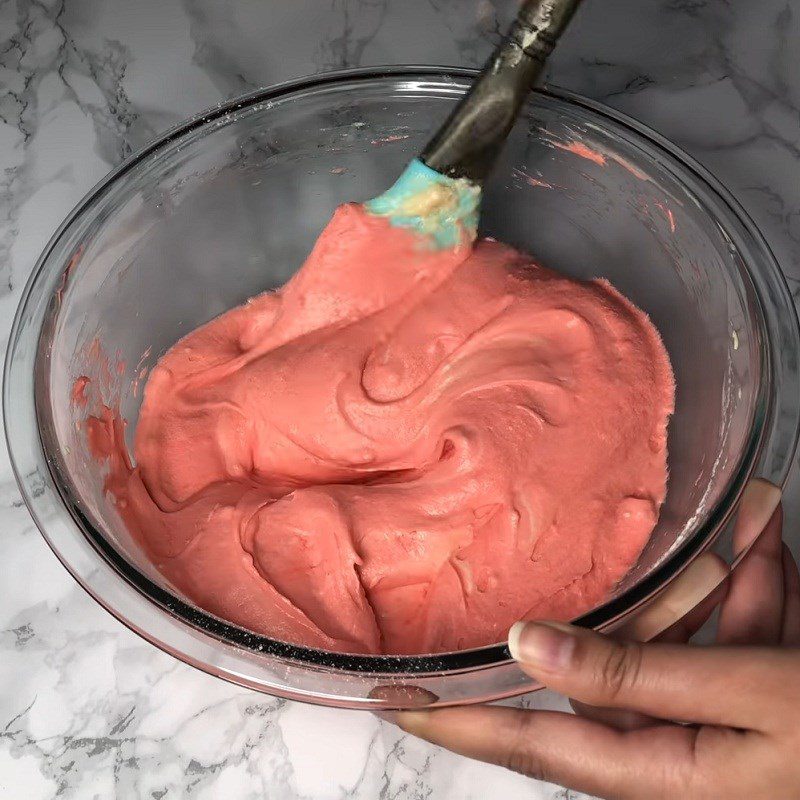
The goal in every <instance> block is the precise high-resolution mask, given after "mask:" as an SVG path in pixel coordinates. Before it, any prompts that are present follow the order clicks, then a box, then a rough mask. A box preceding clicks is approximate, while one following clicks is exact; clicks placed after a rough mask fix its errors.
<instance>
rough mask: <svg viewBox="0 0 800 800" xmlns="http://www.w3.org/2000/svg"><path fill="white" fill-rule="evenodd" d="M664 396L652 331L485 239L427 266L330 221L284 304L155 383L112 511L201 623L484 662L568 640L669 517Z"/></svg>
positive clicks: (666, 370)
mask: <svg viewBox="0 0 800 800" xmlns="http://www.w3.org/2000/svg"><path fill="white" fill-rule="evenodd" d="M673 394H674V391H673V378H672V372H671V369H670V365H669V360H668V357H667V354H666V351H665V349H664V346H663V344H662V343H661V340H660V338H659V336H658V333H657V332H656V330H655V328H654V327H653V325H652V324H651V323H650V322H649V320H648V319H647V317H646V316H645V315H644V314H643V313H642V312H641V311H639V310H637V309H636V308H635V307H634V306H633V305H632V304H631V303H629V302H628V301H627V300H625V298H623V297H622V296H621V295H620V294H619V293H618V292H616V291H615V290H614V289H612V288H611V286H609V285H608V284H607V283H606V282H604V281H595V282H592V283H580V282H576V281H573V280H569V279H567V278H564V277H562V276H559V275H557V274H555V273H553V272H551V271H549V270H547V269H544V268H542V267H540V266H538V265H536V264H535V263H533V262H532V261H531V259H530V258H529V257H528V256H526V255H524V254H521V253H519V252H517V251H515V250H513V249H512V248H510V247H507V246H505V245H503V244H499V243H497V242H493V241H479V242H478V243H477V244H475V245H474V246H473V245H467V244H464V245H462V246H460V247H459V248H456V249H455V250H449V251H436V250H432V249H430V248H428V247H426V246H424V244H423V243H422V241H421V239H420V237H419V235H418V234H415V233H412V232H411V231H409V230H406V229H402V228H395V227H391V226H390V225H389V224H388V223H387V222H386V221H385V220H384V219H382V218H378V217H373V216H370V215H368V214H367V213H366V212H364V211H363V209H362V208H361V207H360V206H355V205H346V206H343V207H341V208H340V209H339V210H338V211H337V212H336V214H335V216H334V218H333V220H332V221H331V223H330V224H329V226H328V227H327V229H326V230H325V231H324V233H323V234H322V236H321V237H320V239H319V241H318V242H317V244H316V246H315V248H314V250H313V252H312V253H311V255H310V257H309V258H308V261H307V262H306V264H305V265H304V267H303V268H302V270H300V272H298V273H297V275H295V277H294V278H293V279H292V280H291V281H290V282H289V283H288V284H287V285H286V286H285V287H284V288H283V289H281V290H280V291H278V292H275V293H270V294H263V295H260V296H258V297H255V298H253V299H251V300H249V301H248V302H247V303H245V304H244V305H243V306H240V307H239V308H236V309H233V310H232V311H229V312H228V313H226V314H223V315H222V316H221V317H219V318H218V319H215V320H213V321H212V322H210V323H208V324H207V325H204V326H203V327H201V328H199V329H198V330H196V331H194V332H193V333H191V334H190V335H189V336H187V337H186V338H184V339H182V340H181V341H180V342H178V343H177V344H176V345H175V346H174V347H173V348H172V349H171V350H170V351H169V352H168V353H167V354H166V355H165V356H164V357H163V358H162V359H161V361H160V362H159V363H158V365H157V366H156V367H155V369H154V370H153V372H152V374H151V376H150V378H149V380H148V383H147V386H146V388H145V393H144V402H143V405H142V409H141V415H140V418H139V423H138V427H137V429H136V435H135V447H134V455H135V464H136V466H135V467H132V466H131V462H130V460H129V459H128V457H127V456H126V454H125V452H124V449H123V446H122V445H121V439H120V437H119V425H118V422H119V420H116V421H115V420H114V418H113V415H111V413H110V412H108V411H106V413H104V414H103V415H100V416H98V417H93V418H91V419H90V420H89V429H88V433H89V439H90V442H91V444H92V449H93V451H94V453H95V455H96V456H98V457H102V458H104V459H108V460H109V463H110V474H109V477H108V481H107V488H108V490H109V492H110V493H111V494H112V495H113V497H114V498H115V500H116V503H117V506H118V508H119V510H120V513H121V514H122V515H123V517H124V519H125V521H126V523H127V524H128V526H129V527H130V529H131V530H132V532H133V533H134V534H135V535H136V536H137V537H138V539H139V541H140V542H141V543H142V545H143V547H144V548H145V550H146V552H147V553H148V554H149V556H150V557H151V558H152V559H153V561H154V562H155V564H156V565H157V567H158V568H159V570H160V571H161V572H162V573H163V574H164V575H165V576H166V577H167V578H168V579H169V580H170V581H171V582H172V583H173V584H174V585H175V586H176V587H178V588H179V589H180V590H182V591H183V592H185V593H186V594H187V595H188V596H189V597H191V598H192V599H193V600H194V601H195V602H196V603H197V604H198V605H200V606H201V607H203V608H205V609H207V610H208V611H210V612H212V613H214V614H216V615H218V616H220V617H223V618H225V619H227V620H230V621H231V622H234V623H237V624H239V625H242V626H244V627H246V628H249V629H251V630H254V631H258V632H260V633H263V634H266V635H268V636H271V637H274V638H278V639H283V640H287V641H290V642H296V643H301V644H305V645H310V646H313V647H320V648H325V649H329V650H338V651H348V652H360V653H379V652H384V653H421V652H439V651H446V650H454V649H459V648H465V647H474V646H479V645H485V644H489V643H493V642H497V641H501V640H503V639H504V638H505V636H506V632H507V630H508V628H509V626H510V625H511V624H512V623H513V622H514V621H516V620H518V619H520V618H523V617H529V618H537V617H538V618H543V617H546V618H550V619H569V618H572V617H574V616H575V615H577V614H579V613H581V612H583V611H586V610H588V609H589V608H590V607H592V606H594V605H596V604H597V603H598V602H600V601H601V600H603V599H604V597H605V596H606V595H607V594H608V593H609V591H610V590H611V588H612V587H613V586H614V584H615V583H616V582H617V581H618V580H619V579H620V578H621V577H622V576H623V575H624V574H625V572H626V571H627V570H628V569H629V568H630V566H631V565H632V564H633V563H634V562H635V561H636V559H637V557H638V555H639V553H640V551H641V550H642V547H643V546H644V544H645V543H646V541H647V539H648V537H649V535H650V533H651V531H652V530H653V527H654V525H655V524H656V520H657V517H658V513H659V508H660V506H661V504H662V502H663V500H664V494H665V487H666V478H667V463H666V425H667V420H668V417H669V415H670V413H671V412H672V408H673Z"/></svg>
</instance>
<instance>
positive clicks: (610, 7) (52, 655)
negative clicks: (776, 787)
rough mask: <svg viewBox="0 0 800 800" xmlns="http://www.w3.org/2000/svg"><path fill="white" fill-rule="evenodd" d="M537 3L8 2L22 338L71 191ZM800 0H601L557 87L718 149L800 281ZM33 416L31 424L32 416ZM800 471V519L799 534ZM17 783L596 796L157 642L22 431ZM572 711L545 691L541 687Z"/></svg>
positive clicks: (215, 794) (59, 787) (3, 300)
mask: <svg viewBox="0 0 800 800" xmlns="http://www.w3.org/2000/svg"><path fill="white" fill-rule="evenodd" d="M514 7H515V0H325V1H323V0H292V2H290V3H288V2H281V0H260V1H259V0H227V1H226V2H222V0H137V1H136V2H130V0H0V166H2V174H1V176H0V346H2V348H3V349H5V345H6V342H7V339H8V334H9V330H10V326H11V319H12V315H13V312H14V309H15V307H16V304H17V301H18V299H19V296H20V293H21V291H22V287H23V285H24V283H25V281H26V279H27V277H28V274H29V272H30V270H31V268H32V266H33V264H34V262H35V260H36V258H37V256H38V254H39V252H40V251H41V249H42V248H43V246H44V244H45V242H46V241H47V239H48V238H49V237H50V235H51V233H52V232H53V230H54V229H55V228H56V227H57V226H58V224H59V223H60V222H61V220H62V219H63V217H64V216H65V215H66V214H67V212H68V211H69V210H70V208H71V207H72V206H73V205H74V204H75V203H76V202H77V201H78V200H79V199H80V198H81V196H82V195H83V194H84V193H85V192H86V191H87V190H88V189H89V188H90V187H91V186H92V185H93V184H94V183H95V182H96V181H97V180H99V179H100V178H101V177H102V176H103V175H104V174H105V173H106V172H107V171H108V170H109V169H110V168H111V167H112V166H113V165H115V164H117V163H118V162H119V161H120V160H121V159H123V158H125V157H126V156H128V155H129V154H130V153H131V152H133V151H135V150H136V149H137V148H139V147H140V146H141V145H143V144H144V143H145V142H147V141H148V140H149V139H150V138H152V137H153V136H155V135H156V134H158V133H159V132H161V131H163V130H164V129H165V128H167V127H169V126H172V125H173V124H175V123H176V122H178V121H179V120H181V119H182V118H184V117H186V116H189V115H191V114H194V113H195V112H197V111H198V110H200V109H202V108H205V107H208V106H211V105H213V104H215V103H217V102H219V101H220V100H224V99H226V98H230V97H232V96H234V95H237V94H240V93H242V92H245V91H248V90H251V89H254V88H256V87H259V86H262V85H268V84H271V83H275V82H277V81H281V80H284V79H287V78H290V77H296V76H300V75H305V74H310V73H315V72H318V71H320V70H326V69H333V68H341V67H349V66H368V65H373V64H382V63H409V62H413V63H438V64H455V65H470V66H477V65H479V64H480V63H481V62H482V61H483V60H484V58H485V57H486V55H487V54H488V52H489V49H490V47H491V44H492V42H493V40H495V38H496V36H497V31H498V30H499V29H500V28H502V26H503V25H504V23H505V22H506V21H507V20H508V19H509V18H510V16H511V15H512V13H513V10H514ZM799 37H800V0H759V2H753V0H587V2H586V3H585V7H584V8H583V9H582V11H581V13H580V15H579V18H578V19H576V22H575V24H574V26H573V27H572V29H571V30H570V31H569V32H568V34H567V36H566V38H565V40H564V42H563V44H562V46H561V47H560V48H559V50H558V52H557V54H556V55H555V57H554V59H553V62H552V65H551V67H550V69H549V76H548V80H549V82H550V83H553V84H557V85H559V86H562V87H565V88H568V89H571V90H574V91H577V92H580V93H583V94H586V95H588V96H590V97H593V98H596V99H598V100H601V101H603V102H606V103H608V104H610V105H612V106H614V107H615V108H618V109H620V110H622V111H624V112H626V113H628V114H630V115H632V116H634V117H636V118H638V119H640V120H642V121H643V122H645V123H647V124H649V125H650V126H652V127H653V128H655V129H656V130H658V131H659V132H660V133H662V134H664V135H666V136H667V137H669V138H670V139H672V140H673V141H675V142H676V143H677V144H678V145H680V146H681V147H683V148H685V149H686V150H687V151H688V152H689V153H691V154H692V155H693V156H695V157H696V158H697V159H698V160H699V161H701V162H702V163H703V164H704V165H705V166H707V167H708V168H709V169H710V170H711V171H712V172H714V173H715V174H716V175H717V177H718V178H720V179H721V180H722V181H723V183H725V184H726V185H727V186H728V187H729V188H730V189H731V190H732V191H733V193H734V194H735V195H736V196H737V197H738V199H739V200H740V201H741V203H742V204H743V205H744V206H745V207H746V208H747V209H748V211H749V212H750V213H751V214H752V216H753V217H754V218H755V220H756V221H757V223H758V224H759V225H760V226H761V228H762V230H763V232H764V233H765V235H766V237H767V239H768V240H769V242H770V244H771V246H772V248H773V250H774V252H775V254H776V256H777V258H778V260H779V261H780V263H781V264H782V266H783V267H784V269H785V271H786V274H787V277H788V279H789V281H790V283H791V286H792V291H793V292H794V294H795V296H796V297H797V296H800V180H798V173H799V172H800V125H798V121H799V119H800V63H798V58H800V57H799V56H798V55H797V53H796V47H792V43H796V42H797V41H798V38H799ZM11 424H13V420H12V421H11ZM798 486H799V482H798V476H797V473H796V472H795V474H794V476H793V478H792V480H791V482H790V487H789V491H788V496H787V506H788V514H787V519H788V520H789V521H790V522H789V529H790V531H792V532H794V540H793V541H792V545H793V547H794V549H795V552H797V551H798V550H800V537H798V535H797V533H796V531H797V525H796V524H795V522H794V521H796V520H797V519H798V511H800V508H799V506H800V490H799V489H798ZM0 531H2V536H0V687H2V688H1V689H0V795H2V796H3V797H7V798H25V800H36V799H37V798H50V797H55V796H58V797H63V798H80V800H86V799H87V798H95V797H96V798H107V797H115V796H116V797H121V798H134V797H135V798H140V797H141V798H154V800H158V799H159V798H178V797H192V798H222V797H224V798H250V797H253V798H256V797H259V798H260V797H269V798H280V800H283V799H284V798H286V799H287V800H290V799H294V798H315V799H316V798H347V797H354V798H355V797H357V798H362V797H363V798H374V797H380V798H385V799H386V800H390V799H394V798H397V799H398V800H399V799H400V798H403V800H405V799H406V798H407V799H408V800H411V798H429V797H431V798H437V800H446V799H447V798H459V799H461V798H483V797H487V796H492V797H504V798H509V799H512V798H517V797H519V798H522V797H525V798H548V799H549V798H578V797H579V795H577V794H576V793H573V792H567V791H566V790H563V789H559V788H558V787H553V786H548V785H546V784H537V783H535V782H533V781H530V780H527V779H525V778H523V777H521V776H518V775H515V774H512V773H509V772H506V771H504V770H501V769H498V768H494V767H489V766H486V765H482V764H477V763H473V762H469V761H466V760H464V759H461V758H459V757H457V756H454V755H451V754H449V753H446V752H443V751H440V750H438V749H436V748H434V747H431V746H429V745H427V744H424V743H422V742H419V741H416V740H413V739H411V738H409V737H407V736H403V735H401V734H400V732H399V731H397V730H396V729H394V728H393V727H391V726H388V725H385V724H383V723H380V722H379V721H378V720H377V719H375V718H374V717H372V716H371V715H368V714H363V713H357V712H346V711H334V710H327V709H321V708H313V707H310V706H304V705H300V704H297V703H291V702H287V701H282V700H275V699H271V698H269V697H265V696H262V695H258V694H256V693H253V692H249V691H246V690H243V689H239V688H236V687H234V686H230V685H228V684H225V683H223V682H222V681H219V680H216V679H214V678H211V677H208V676H206V675H204V674H202V673H200V672H198V671H196V670H193V669H191V668H190V667H187V666H185V665H183V664H181V663H178V662H177V661H175V660H173V659H172V658H171V657H169V656H167V655H165V654H164V653H162V652H160V651H159V650H157V649H156V648H154V647H152V646H151V645H149V644H147V643H146V642H144V641H143V640H141V639H139V638H137V637H136V636H135V635H134V634H133V633H131V632H130V631H128V630H127V629H125V628H124V627H123V626H122V625H121V624H119V623H117V622H116V621H115V620H114V619H113V618H112V617H111V616H109V615H108V614H107V613H106V612H104V611H103V610H102V609H101V608H100V607H99V606H97V605H96V604H95V603H94V602H93V601H92V600H91V599H90V598H89V597H88V596H87V595H86V594H84V592H83V591H82V590H81V589H79V588H78V587H77V585H76V584H75V583H74V582H73V580H72V579H71V578H70V576H69V575H68V574H67V573H66V572H65V571H64V569H63V568H62V567H61V566H60V564H59V563H58V562H57V561H56V559H55V557H54V556H53V555H52V554H51V552H50V551H49V550H48V548H47V547H46V545H45V543H44V541H43V540H42V538H41V537H40V535H39V533H38V532H37V530H36V528H35V527H34V525H33V522H32V520H31V518H30V516H29V515H28V513H27V511H26V510H25V508H24V506H23V504H22V500H21V499H20V495H19V493H18V491H17V488H16V485H15V483H14V479H13V477H12V474H11V468H10V465H9V462H8V456H7V453H6V450H5V443H4V442H3V445H0ZM525 701H526V702H527V703H528V704H530V705H533V706H537V707H549V708H563V707H564V703H563V701H561V700H559V699H558V698H556V697H553V696H550V695H548V694H546V693H540V694H538V695H536V696H533V697H531V698H526V700H525Z"/></svg>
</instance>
